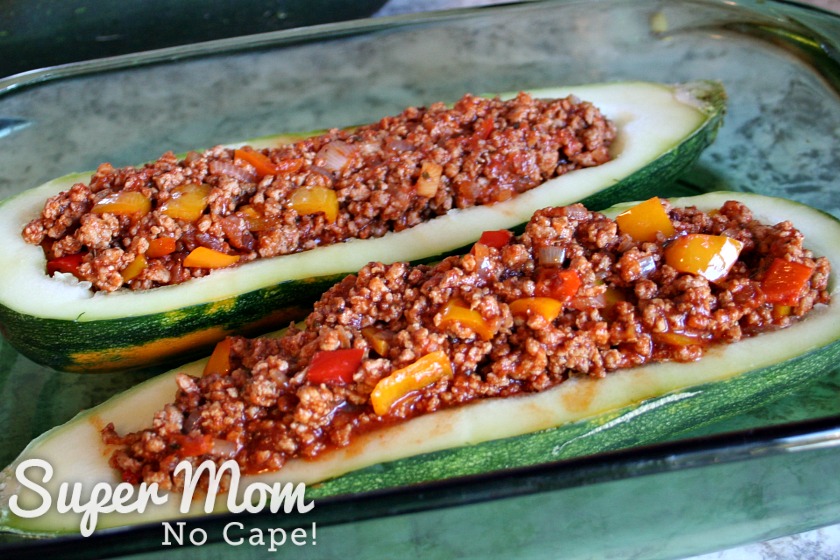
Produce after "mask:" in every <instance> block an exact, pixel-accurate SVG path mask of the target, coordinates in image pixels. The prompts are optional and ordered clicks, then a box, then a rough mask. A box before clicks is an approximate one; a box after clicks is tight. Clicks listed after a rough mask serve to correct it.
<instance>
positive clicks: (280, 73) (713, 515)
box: [0, 0, 840, 558]
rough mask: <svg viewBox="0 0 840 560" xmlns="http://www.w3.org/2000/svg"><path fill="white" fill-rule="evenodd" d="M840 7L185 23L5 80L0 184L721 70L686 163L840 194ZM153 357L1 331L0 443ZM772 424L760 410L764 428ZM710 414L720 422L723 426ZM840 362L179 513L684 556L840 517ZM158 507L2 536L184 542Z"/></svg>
mask: <svg viewBox="0 0 840 560" xmlns="http://www.w3.org/2000/svg"><path fill="white" fill-rule="evenodd" d="M838 44H840V20H838V18H837V17H836V16H832V15H829V14H826V13H823V12H818V11H816V10H812V9H809V8H804V7H801V6H798V5H795V4H789V3H777V2H770V1H765V2H750V1H740V2H722V1H701V0H697V1H667V2H666V1H641V0H640V1H623V0H615V1H594V2H593V1H567V2H534V3H527V4H524V5H516V6H501V7H493V8H485V9H479V10H466V11H457V12H452V13H444V14H423V15H419V16H399V17H395V18H382V19H377V20H367V21H360V22H354V23H351V24H336V25H331V26H327V27H325V28H320V29H316V30H296V31H292V32H279V33H272V34H266V35H260V36H254V37H246V38H243V39H237V40H231V41H224V42H221V43H209V44H199V45H192V46H188V47H181V48H175V49H170V50H167V51H160V52H156V53H147V54H140V55H134V56H129V57H118V58H114V59H108V60H104V61H98V62H96V63H83V64H79V65H74V66H68V67H66V68H62V69H57V70H45V71H43V72H40V73H39V72H36V73H34V74H31V75H29V76H28V77H26V78H24V79H21V78H18V79H5V80H0V196H7V195H9V194H12V193H15V192H18V191H20V190H22V189H25V188H28V187H31V186H35V185H37V184H40V183H41V182H43V181H45V180H47V179H50V178H52V177H55V176H59V175H62V174H65V173H69V172H73V171H79V170H84V169H93V168H95V167H96V165H98V164H99V163H101V162H103V161H109V162H111V163H113V164H114V165H128V164H134V163H137V162H140V161H144V160H147V159H152V158H155V157H157V156H158V155H160V153H161V152H162V151H163V150H166V149H172V150H174V151H176V152H180V151H184V150H188V149H191V148H196V147H207V146H211V145H214V144H218V143H226V142H233V141H237V140H240V139H243V138H249V137H255V136H260V135H265V134H270V133H275V132H278V131H305V130H312V129H316V128H321V127H324V126H344V125H351V124H355V123H358V122H367V121H371V120H374V119H376V118H377V117H379V116H382V115H385V114H389V113H393V112H396V111H399V110H401V109H402V108H403V107H404V106H407V105H416V104H427V103H431V102H433V101H436V100H439V99H454V98H457V97H458V96H460V95H461V94H463V93H464V92H466V91H473V92H484V91H510V90H517V89H527V88H532V87H545V86H550V85H555V84H572V83H591V82H603V81H609V80H626V79H644V80H655V81H664V82H678V81H688V80H692V79H718V80H721V81H723V82H724V84H725V86H726V88H727V90H728V92H729V96H730V104H729V112H728V114H727V119H726V123H725V125H724V127H723V129H722V130H721V131H720V134H719V137H718V140H717V142H716V143H715V144H714V145H713V146H712V147H711V148H710V149H709V150H708V151H707V152H706V153H705V154H704V156H703V157H702V159H701V161H700V162H699V164H698V165H697V166H696V168H695V169H693V170H692V171H691V172H689V173H687V174H686V176H685V177H684V178H683V180H682V181H681V183H680V184H679V185H669V186H663V193H668V192H677V191H684V190H719V189H729V190H745V191H756V192H761V193H766V194H772V195H779V196H785V197H788V198H793V199H796V200H800V201H802V202H805V203H807V204H810V205H812V206H816V207H819V208H822V209H823V210H825V211H827V212H830V213H832V214H834V215H835V216H840V179H838V171H840V156H838V150H837V149H836V143H837V138H838V132H840V98H838V85H840V71H838V70H839V69H840V66H838V64H840V61H838V57H837V54H836V53H837V52H838ZM151 373H152V372H135V373H120V374H113V375H80V374H69V373H63V372H57V371H52V370H49V369H45V368H43V367H40V366H38V365H36V364H34V363H32V362H31V361H30V360H28V359H26V358H24V357H22V356H20V355H19V354H18V353H17V352H16V351H15V350H14V349H12V348H11V347H9V346H8V344H6V343H5V342H2V344H0V395H2V401H0V425H2V426H3V428H4V430H3V433H2V435H0V463H2V464H4V465H5V464H8V463H9V462H10V461H11V460H13V459H14V457H15V456H17V454H18V453H19V452H20V451H21V450H22V449H23V447H24V446H25V445H26V444H27V443H28V442H29V441H30V440H31V439H32V438H34V437H35V436H37V435H39V434H40V433H42V432H43V431H45V430H47V429H49V428H51V427H53V426H55V425H58V424H60V423H62V422H64V421H66V420H68V419H69V418H71V417H72V416H73V415H74V414H76V413H77V412H78V411H79V410H81V409H83V408H86V407H89V406H92V405H94V404H97V403H99V402H101V401H103V400H105V399H106V398H107V397H109V396H110V395H112V394H114V393H116V392H118V391H120V390H122V389H124V388H126V387H129V386H131V385H133V384H134V383H136V382H138V381H139V380H141V379H143V378H145V377H147V376H148V375H151ZM773 426H775V428H773ZM722 434H723V435H722ZM838 460H840V370H838V369H835V370H834V371H832V372H830V373H829V374H827V375H826V376H825V377H824V378H823V379H821V380H820V381H818V382H816V383H814V384H812V385H809V386H807V387H802V388H800V389H799V390H798V391H796V392H795V393H794V394H792V395H790V396H788V397H785V398H784V399H782V400H780V401H777V402H775V403H772V404H769V405H767V406H764V407H762V408H760V409H757V410H753V411H750V412H746V413H742V414H739V415H736V416H734V417H732V418H729V419H726V420H723V421H720V422H716V423H712V424H710V425H708V426H705V427H702V428H698V429H697V430H695V431H694V432H691V433H689V434H679V435H675V437H674V438H673V440H671V441H669V442H663V443H662V444H660V445H657V446H648V447H644V448H636V449H630V450H626V451H622V452H618V453H612V454H606V455H603V456H598V457H591V458H584V459H579V460H570V461H563V462H559V463H546V465H543V466H539V467H536V468H533V469H525V470H520V471H512V472H503V473H490V474H488V475H487V476H483V477H472V478H468V479H463V480H461V479H459V480H452V481H445V482H442V483H436V484H431V485H428V486H420V487H417V488H407V489H396V490H393V491H386V492H382V493H377V494H374V495H365V496H350V497H344V498H339V499H332V500H324V501H323V502H320V501H319V502H318V503H317V505H316V508H315V510H314V515H311V514H310V515H309V516H304V517H302V518H301V517H296V516H294V515H287V516H280V517H277V516H271V515H256V516H250V517H245V518H228V517H222V518H212V519H205V520H200V521H195V522H191V526H193V523H195V525H194V526H202V527H205V528H206V529H207V532H208V534H209V536H210V541H211V542H208V543H207V544H205V545H203V546H202V547H201V553H202V557H206V558H223V557H228V556H235V557H237V558H250V557H255V558H256V557H262V556H263V555H265V554H267V552H266V550H265V549H264V548H260V547H252V546H249V545H248V544H245V545H242V546H233V545H230V544H227V543H225V542H223V541H222V540H221V538H222V529H223V527H224V526H225V525H226V524H227V523H228V522H230V521H231V520H232V519H233V520H239V521H241V522H243V523H244V524H245V526H246V528H263V529H269V528H278V527H287V528H289V527H293V526H295V525H296V524H300V525H301V526H303V527H308V526H310V525H311V523H313V522H317V541H316V544H315V545H312V544H311V542H310V543H309V544H308V545H307V546H301V547H294V546H292V545H290V544H287V545H284V547H283V548H281V549H280V550H279V551H278V552H277V554H282V555H283V557H285V558H335V557H344V556H346V555H348V554H349V555H350V556H351V557H364V558H413V557H422V558H454V557H457V558H514V557H516V558H558V557H562V558H630V557H632V558H675V557H679V556H684V555H688V554H694V553H698V552H702V551H705V550H711V549H715V548H720V547H723V546H730V545H734V544H738V543H743V542H750V541H755V540H760V539H766V538H770V537H773V536H778V535H782V534H789V533H793V532H798V531H802V530H806V529H810V528H814V527H818V526H821V525H826V524H829V523H836V522H838V521H840V478H838V477H837V476H836V473H837V464H838ZM162 539H163V532H162V530H161V527H160V526H150V527H136V528H129V529H125V530H119V531H111V532H103V533H102V534H99V535H96V536H94V537H91V538H89V539H87V540H85V539H81V538H61V539H46V540H39V541H30V540H23V539H21V538H20V537H18V536H15V535H0V556H3V557H6V555H9V556H11V555H13V554H14V555H18V554H20V555H32V556H43V555H44V554H47V553H59V552H60V555H61V557H104V556H117V555H126V556H130V557H134V558H147V557H151V556H155V557H158V556H162V555H163V554H165V555H166V557H167V558H170V557H172V558H177V557H191V556H192V555H194V554H195V552H196V550H195V549H194V548H177V547H175V548H173V547H169V548H166V549H163V551H162V549H161V542H162Z"/></svg>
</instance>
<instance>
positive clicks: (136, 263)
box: [120, 255, 148, 282]
mask: <svg viewBox="0 0 840 560" xmlns="http://www.w3.org/2000/svg"><path fill="white" fill-rule="evenodd" d="M147 266H148V262H146V257H145V256H144V255H137V258H135V259H134V260H133V261H131V262H130V263H128V266H126V267H125V268H124V269H123V270H122V272H121V273H120V274H122V277H123V280H124V281H126V282H130V281H132V280H134V279H135V278H137V277H138V276H139V275H140V273H141V272H143V270H145V268H146V267H147Z"/></svg>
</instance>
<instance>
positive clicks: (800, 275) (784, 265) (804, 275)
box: [761, 258, 813, 305]
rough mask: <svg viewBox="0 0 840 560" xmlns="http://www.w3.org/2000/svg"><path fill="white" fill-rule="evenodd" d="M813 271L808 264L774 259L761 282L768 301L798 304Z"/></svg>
mask: <svg viewBox="0 0 840 560" xmlns="http://www.w3.org/2000/svg"><path fill="white" fill-rule="evenodd" d="M812 273H813V270H812V269H811V267H810V266H808V265H806V264H802V263H796V262H791V261H787V260H785V259H779V258H777V259H774V260H773V262H772V263H770V268H768V269H767V274H766V275H765V277H764V280H762V282H761V291H762V292H764V297H765V298H766V300H767V302H768V303H780V304H782V305H796V303H797V302H798V301H799V298H800V297H801V295H802V290H803V289H804V288H805V286H806V285H807V284H808V280H810V279H811V274H812Z"/></svg>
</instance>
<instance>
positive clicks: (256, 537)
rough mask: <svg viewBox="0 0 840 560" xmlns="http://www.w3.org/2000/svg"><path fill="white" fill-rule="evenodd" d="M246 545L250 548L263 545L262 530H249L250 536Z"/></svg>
mask: <svg viewBox="0 0 840 560" xmlns="http://www.w3.org/2000/svg"><path fill="white" fill-rule="evenodd" d="M248 544H250V545H251V546H264V545H265V537H264V535H263V532H262V529H256V528H254V529H251V536H250V537H249V538H248Z"/></svg>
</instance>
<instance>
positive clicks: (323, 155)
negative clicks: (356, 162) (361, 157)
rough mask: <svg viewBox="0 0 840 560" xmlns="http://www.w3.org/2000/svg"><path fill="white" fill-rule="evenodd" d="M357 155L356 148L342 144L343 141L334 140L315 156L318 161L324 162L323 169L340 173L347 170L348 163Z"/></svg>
mask: <svg viewBox="0 0 840 560" xmlns="http://www.w3.org/2000/svg"><path fill="white" fill-rule="evenodd" d="M355 153H356V147H355V146H353V145H351V144H348V143H347V142H342V141H341V140H333V141H332V142H330V143H329V144H326V145H324V146H323V147H322V148H321V149H320V150H318V153H317V154H316V155H315V157H316V159H321V160H323V165H322V166H321V167H323V168H324V169H326V170H327V171H329V172H331V173H338V172H339V171H341V170H342V169H344V168H345V166H346V165H347V162H348V161H350V158H351V157H353V154H355Z"/></svg>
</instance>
